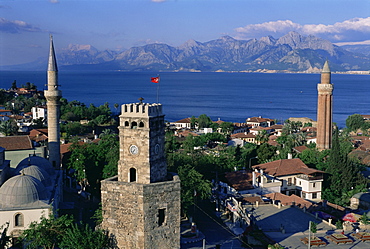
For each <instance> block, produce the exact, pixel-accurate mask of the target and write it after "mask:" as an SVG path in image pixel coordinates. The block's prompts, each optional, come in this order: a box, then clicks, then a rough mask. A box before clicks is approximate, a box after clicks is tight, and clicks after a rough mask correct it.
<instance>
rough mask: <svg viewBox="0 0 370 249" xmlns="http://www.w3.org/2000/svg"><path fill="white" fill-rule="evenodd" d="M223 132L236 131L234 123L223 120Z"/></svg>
mask: <svg viewBox="0 0 370 249" xmlns="http://www.w3.org/2000/svg"><path fill="white" fill-rule="evenodd" d="M220 128H221V132H222V133H224V134H225V135H230V134H231V133H233V131H234V124H233V123H231V122H223V123H221V124H220Z"/></svg>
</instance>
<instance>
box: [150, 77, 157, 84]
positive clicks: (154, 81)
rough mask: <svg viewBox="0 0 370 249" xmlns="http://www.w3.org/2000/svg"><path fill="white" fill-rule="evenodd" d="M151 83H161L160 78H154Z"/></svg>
mask: <svg viewBox="0 0 370 249" xmlns="http://www.w3.org/2000/svg"><path fill="white" fill-rule="evenodd" d="M151 81H152V82H153V83H159V76H158V77H152V78H151Z"/></svg>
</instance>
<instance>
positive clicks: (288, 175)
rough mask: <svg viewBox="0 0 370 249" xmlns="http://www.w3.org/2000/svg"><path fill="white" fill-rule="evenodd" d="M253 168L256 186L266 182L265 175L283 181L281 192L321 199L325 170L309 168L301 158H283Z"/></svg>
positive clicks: (309, 198)
mask: <svg viewBox="0 0 370 249" xmlns="http://www.w3.org/2000/svg"><path fill="white" fill-rule="evenodd" d="M252 168H253V169H254V170H255V172H256V186H259V185H261V184H263V183H264V181H265V179H264V177H266V178H267V177H269V178H271V179H277V180H279V181H281V182H282V184H281V186H280V191H278V192H280V193H283V194H286V195H292V194H295V195H298V196H300V197H302V198H304V199H308V200H320V199H321V191H322V183H323V174H324V172H323V171H320V170H316V169H312V168H309V167H308V166H307V165H306V164H304V163H303V162H302V161H301V159H299V158H293V159H281V160H277V161H273V162H268V163H263V164H259V165H254V166H252ZM257 173H259V175H257Z"/></svg>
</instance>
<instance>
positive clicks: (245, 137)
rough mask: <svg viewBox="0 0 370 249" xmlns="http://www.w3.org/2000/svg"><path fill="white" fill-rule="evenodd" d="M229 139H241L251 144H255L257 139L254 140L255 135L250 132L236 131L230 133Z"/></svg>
mask: <svg viewBox="0 0 370 249" xmlns="http://www.w3.org/2000/svg"><path fill="white" fill-rule="evenodd" d="M230 138H231V139H241V140H243V141H244V142H246V143H252V144H256V143H257V141H256V135H254V134H252V133H246V132H244V133H236V134H231V136H230Z"/></svg>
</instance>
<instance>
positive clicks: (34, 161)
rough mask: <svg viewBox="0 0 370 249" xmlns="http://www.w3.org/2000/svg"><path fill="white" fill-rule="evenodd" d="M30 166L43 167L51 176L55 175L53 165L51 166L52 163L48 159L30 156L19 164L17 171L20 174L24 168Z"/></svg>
mask: <svg viewBox="0 0 370 249" xmlns="http://www.w3.org/2000/svg"><path fill="white" fill-rule="evenodd" d="M30 165H36V166H39V167H42V168H43V169H44V170H45V171H46V172H47V173H48V174H49V175H54V174H55V171H54V168H53V165H51V163H50V162H49V161H48V160H47V159H46V158H43V157H40V156H30V157H27V158H25V159H23V160H22V161H20V163H18V166H17V168H16V171H17V172H20V171H21V170H22V169H23V168H25V167H27V166H30Z"/></svg>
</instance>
